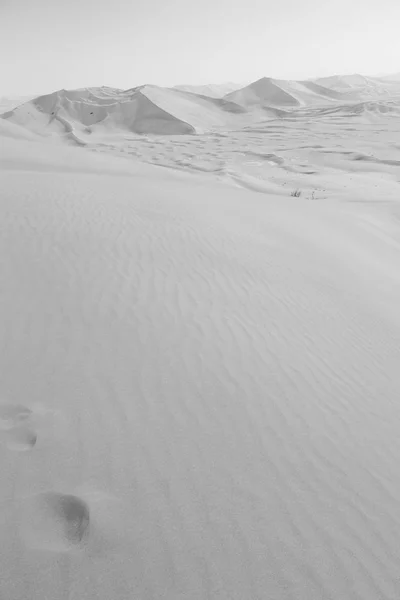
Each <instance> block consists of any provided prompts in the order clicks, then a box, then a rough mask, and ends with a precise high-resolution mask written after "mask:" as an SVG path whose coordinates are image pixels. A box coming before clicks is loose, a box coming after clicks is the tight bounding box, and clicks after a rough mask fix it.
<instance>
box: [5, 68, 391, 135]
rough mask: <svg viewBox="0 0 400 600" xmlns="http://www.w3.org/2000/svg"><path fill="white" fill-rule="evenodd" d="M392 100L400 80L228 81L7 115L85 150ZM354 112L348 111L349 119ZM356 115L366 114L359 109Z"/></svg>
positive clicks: (56, 98)
mask: <svg viewBox="0 0 400 600" xmlns="http://www.w3.org/2000/svg"><path fill="white" fill-rule="evenodd" d="M393 96H396V97H397V96H399V97H400V76H399V75H393V76H392V78H389V77H385V78H373V77H364V76H363V75H358V74H355V75H344V76H338V75H334V76H331V77H323V78H319V79H316V80H310V81H289V80H281V79H273V78H270V77H262V78H261V79H259V80H257V81H255V82H253V83H250V84H249V85H245V86H240V85H239V84H234V83H228V84H221V85H205V86H190V85H189V86H184V85H181V86H176V87H174V88H163V87H159V86H155V85H141V86H137V87H134V88H131V89H128V90H121V89H117V88H110V87H92V88H82V89H77V90H59V91H56V92H54V93H52V94H47V95H44V96H39V97H37V98H34V99H28V100H27V101H23V102H22V103H18V104H19V105H18V106H17V107H15V106H14V107H12V108H11V109H10V110H6V111H4V112H3V114H2V115H1V116H2V117H3V119H7V120H9V121H12V122H13V123H15V124H17V125H20V126H23V127H24V128H26V129H28V130H30V131H33V132H35V133H39V134H41V135H46V136H62V137H65V138H66V139H68V140H69V141H72V142H74V143H77V144H82V145H84V144H87V143H90V136H92V135H93V134H95V135H96V134H97V135H99V136H104V135H106V136H107V135H124V134H130V133H134V134H156V135H182V134H186V135H188V134H189V135H190V134H196V133H203V132H206V131H217V130H224V129H227V130H231V129H235V128H242V127H244V126H247V125H249V124H254V122H263V121H265V120H266V119H276V118H281V117H285V116H287V114H286V112H279V111H296V110H297V109H302V108H307V107H318V106H322V107H329V106H344V105H345V106H346V107H347V106H350V107H352V106H353V105H359V104H360V103H362V102H363V101H373V100H383V101H386V99H388V98H391V97H393ZM24 100H26V98H25V99H24ZM12 104H13V103H12V101H11V100H10V99H8V100H6V101H4V102H3V104H1V103H0V109H1V107H2V106H3V108H4V107H5V106H6V107H8V108H10V106H12ZM351 110H352V109H351V108H350V110H348V109H347V108H346V109H344V111H345V112H346V114H349V112H350V113H351ZM378 112H379V111H378ZM381 112H390V110H385V109H383V110H382V111H381ZM355 114H356V115H358V114H359V106H358V108H355ZM92 139H93V138H92Z"/></svg>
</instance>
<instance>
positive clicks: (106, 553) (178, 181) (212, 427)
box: [0, 92, 400, 600]
mask: <svg viewBox="0 0 400 600" xmlns="http://www.w3.org/2000/svg"><path fill="white" fill-rule="evenodd" d="M115 93H116V94H118V93H119V92H115ZM104 95H105V94H103V93H101V94H99V97H100V100H101V102H96V106H98V107H100V108H96V109H95V110H99V111H100V110H101V106H107V103H106V102H105V103H103V100H105V98H104V97H103V96H104ZM107 95H109V96H110V97H112V96H113V95H114V92H113V93H111V92H107ZM79 98H80V97H79V96H78V98H76V97H75V99H74V98H71V97H69V98H68V102H72V103H74V102H75V103H77V105H76V106H75V110H79V102H81V100H80V99H79ZM93 105H95V101H94V100H93ZM31 106H37V105H34V104H33V105H31ZM51 107H52V105H51V102H50V100H49V105H46V106H45V107H44V108H43V110H44V109H46V110H47V111H48V110H50V109H51ZM85 110H86V109H85ZM45 114H47V113H45V112H41V111H40V110H38V115H45ZM85 114H86V113H85ZM320 118H322V117H320ZM324 118H325V117H324ZM326 118H327V117H326ZM323 123H325V125H324V126H325V127H331V128H335V127H337V126H336V125H332V124H329V123H331V122H330V121H328V120H326V121H323ZM0 124H1V125H2V133H3V135H2V138H1V144H0V164H1V170H0V187H1V190H2V193H1V196H0V222H1V229H2V234H1V236H0V257H1V258H0V277H1V281H2V294H1V310H2V319H1V325H0V328H1V336H0V337H1V340H2V343H1V345H0V358H1V365H2V377H1V403H0V441H1V442H2V445H1V447H0V469H1V474H2V479H1V486H0V505H1V518H0V537H1V540H2V544H1V547H0V573H1V578H0V595H1V597H2V598H7V599H8V598H10V599H12V600H26V599H27V598H29V599H30V600H43V598H51V599H52V600H64V599H65V598H68V599H69V600H110V599H115V600H125V599H127V598H146V599H148V600H156V599H161V598H162V599H163V600H179V599H181V600H184V599H185V600H186V599H188V598H190V599H191V600H204V599H205V598H209V599H212V600H243V599H246V600H247V599H251V600H265V599H266V598H268V599H271V600H293V599H294V598H295V599H296V600H322V599H324V600H325V599H328V598H329V599H330V600H343V599H346V600H377V599H378V598H379V599H381V598H382V599H385V600H389V599H390V600H397V598H398V597H399V593H400V584H399V578H398V574H399V562H400V549H399V544H398V540H399V537H400V517H399V502H400V475H399V469H398V450H400V442H399V435H398V432H399V426H400V408H399V402H398V400H399V394H400V375H399V364H400V317H399V311H398V307H399V304H400V275H399V269H398V265H399V260H400V225H399V224H400V211H399V207H398V198H397V199H396V193H395V192H396V190H397V189H398V188H397V187H396V185H397V186H398V184H397V183H396V181H395V173H396V171H395V169H396V167H395V166H393V165H391V166H390V165H386V169H387V171H386V172H385V173H384V175H385V177H387V178H389V172H390V174H391V175H390V176H391V177H392V178H393V179H392V180H391V181H392V185H393V186H394V187H393V189H392V188H390V187H389V183H390V182H389V179H385V181H382V183H381V185H382V186H383V184H384V183H385V182H386V183H385V185H387V188H383V187H381V188H374V186H375V184H377V183H378V181H379V180H378V179H377V178H375V179H374V178H373V177H372V175H371V173H370V172H367V173H365V174H364V175H363V174H362V173H359V175H358V177H359V179H358V180H357V181H354V182H353V183H352V184H351V183H350V184H349V189H348V191H347V195H343V193H340V194H339V193H338V191H337V190H338V189H339V188H338V187H337V185H338V184H337V182H338V181H343V182H347V181H348V180H347V179H345V176H344V175H340V172H341V171H340V169H344V168H347V169H348V172H349V173H350V172H351V165H352V164H356V163H354V161H352V156H348V157H347V159H346V165H347V167H343V166H342V167H340V164H342V165H343V164H344V162H345V159H344V156H345V154H343V155H342V156H341V159H340V160H341V161H342V162H341V163H340V162H339V159H338V158H335V156H337V155H334V154H333V155H331V156H332V159H331V162H328V156H329V144H328V141H327V131H328V130H327V129H325V130H324V131H322V130H321V132H320V138H318V139H320V140H321V141H322V140H324V143H325V145H324V146H322V145H320V148H319V149H318V148H317V145H315V146H316V147H315V148H314V149H313V152H314V154H317V153H318V152H322V151H323V152H325V160H324V165H323V167H322V166H321V167H320V169H321V170H322V169H323V171H321V177H322V174H323V173H324V177H326V179H325V183H324V185H325V187H326V189H329V192H330V196H329V197H326V198H325V199H324V200H321V199H319V200H318V201H315V199H314V200H313V199H308V198H307V197H306V195H304V194H303V195H302V196H301V197H300V198H294V197H291V196H290V189H288V190H286V194H285V195H284V196H283V195H282V194H281V193H280V194H279V195H277V194H275V193H272V191H271V190H273V189H274V188H273V185H272V183H270V188H269V189H268V187H264V188H263V187H262V185H261V180H258V181H259V182H260V183H259V191H263V192H264V193H263V194H255V193H253V192H251V191H249V190H248V189H244V188H246V187H250V188H251V187H252V185H251V184H250V183H249V182H250V179H245V178H241V177H239V176H238V180H239V181H241V182H242V184H241V188H238V187H234V186H233V185H232V184H230V185H227V183H226V182H218V181H216V180H215V179H213V178H210V177H208V176H205V175H204V174H203V175H200V174H198V175H190V174H188V173H179V172H177V171H173V170H166V169H160V168H157V167H154V166H150V165H143V164H140V163H139V162H137V161H135V160H133V159H132V156H129V154H128V155H126V154H122V155H121V156H122V157H119V158H117V157H115V156H111V155H110V154H109V153H107V154H105V155H96V154H94V153H90V152H89V151H88V150H86V149H78V148H67V147H63V146H62V145H60V144H57V145H55V144H53V143H52V142H51V140H47V141H46V140H43V138H40V137H38V136H35V135H34V134H30V135H29V136H28V138H29V139H27V138H26V139H23V136H21V131H24V129H21V128H20V127H18V126H17V125H16V124H14V123H10V122H9V121H7V120H5V121H4V122H3V123H0ZM300 126H301V121H300V122H299V127H300ZM335 131H337V129H335ZM343 131H344V130H343ZM298 132H299V136H300V138H301V139H302V140H303V142H302V143H303V144H304V130H303V131H301V130H300V129H299V130H298ZM362 132H363V130H362V129H360V136H361V133H362ZM242 135H246V136H247V137H246V138H245V137H242V138H241V141H240V144H238V147H239V148H241V149H242V151H243V149H244V148H245V147H247V148H249V151H250V148H254V143H255V142H254V141H253V146H250V145H249V144H250V141H251V140H252V139H253V140H254V139H255V138H256V137H257V136H259V139H260V143H261V142H262V141H263V140H264V141H263V144H264V145H265V132H264V133H257V130H256V129H253V130H252V131H249V132H248V133H247V134H244V133H243V134H242ZM284 135H285V136H286V145H287V147H288V152H289V148H290V143H289V137H290V139H291V140H292V142H291V143H292V144H293V143H294V142H295V140H296V135H297V130H296V128H295V124H293V125H291V124H290V122H289V123H288V124H287V129H286V130H285V134H284ZM314 135H317V134H316V133H314ZM332 135H333V134H332ZM360 136H359V137H360ZM353 138H354V134H352V137H351V140H353ZM163 139H166V138H163ZM217 139H219V140H220V143H224V144H227V143H228V142H227V139H228V138H227V139H225V141H224V138H222V137H220V138H216V142H215V143H217ZM282 139H283V138H281V142H282ZM333 139H337V138H335V137H334V136H333V137H332V140H333ZM245 140H247V141H246V143H245ZM281 142H280V143H281ZM160 143H161V142H160ZM164 143H165V144H166V143H167V142H164ZM176 143H178V142H176ZM210 143H211V140H210ZM229 143H230V144H231V147H232V151H233V150H234V147H235V143H236V142H235V138H234V137H232V138H231V139H230V142H229ZM246 144H247V146H246ZM143 148H144V146H143ZM160 148H161V147H159V148H158V150H157V152H158V153H160V151H163V152H164V154H165V155H166V154H167V146H166V145H165V146H164V149H163V150H160ZM174 148H175V149H176V150H177V149H179V146H174ZM333 148H334V146H333ZM185 149H186V147H183V148H182V149H181V152H182V153H183V152H184V150H185ZM143 151H144V150H143ZM170 152H172V150H170ZM252 152H253V160H254V158H255V156H256V153H255V151H254V150H252ZM261 152H262V150H261V149H260V150H259V155H258V159H260V157H261ZM264 152H265V150H264ZM276 152H277V153H278V154H275V155H274V154H272V152H270V154H269V155H268V159H266V158H264V165H266V164H268V163H273V164H274V166H273V167H271V168H275V169H281V172H282V173H283V172H286V174H287V177H291V176H292V175H293V173H292V175H291V172H290V170H289V167H290V165H293V164H294V163H291V162H290V161H291V159H290V158H289V157H290V153H289V154H288V155H283V154H282V152H280V153H279V152H278V150H276ZM296 152H297V151H296ZM343 152H344V151H343ZM222 154H223V149H222V148H220V150H219V156H222ZM279 154H280V155H281V156H279ZM392 155H393V156H394V150H393V151H392ZM126 156H128V158H129V160H127V159H126V158H124V157H126ZM216 156H218V154H217V155H216ZM274 156H275V158H274ZM293 156H294V155H293ZM310 156H311V154H310ZM356 162H357V164H361V163H362V162H363V161H361V163H360V161H356ZM315 164H317V161H316V159H315ZM365 165H367V166H368V165H369V163H365ZM285 168H286V171H284V169H285ZM331 168H332V169H334V170H335V173H336V175H335V176H334V177H333V176H332V177H331V179H330V180H329V173H330V172H331V171H330V169H331ZM368 168H369V167H368ZM264 169H265V166H264ZM389 169H391V171H389ZM236 172H237V171H236ZM353 175H354V176H355V177H356V174H354V173H353ZM296 176H297V177H300V174H299V173H298V174H297V175H296ZM362 176H363V177H364V179H362ZM303 177H306V178H308V179H305V180H304V182H305V181H306V180H307V181H309V182H310V181H313V179H312V178H313V177H316V176H312V175H307V176H305V175H303ZM253 181H255V180H254V179H253ZM363 181H364V183H365V190H367V186H369V188H372V191H371V189H369V192H368V193H367V192H365V193H364V192H363V191H362V189H361V188H360V186H361V182H363ZM335 186H336V187H335ZM351 186H353V187H351ZM253 189H257V187H256V186H255V188H254V186H253ZM373 189H375V192H374V193H373ZM384 189H385V190H386V191H385V193H384V194H383V193H382V190H384ZM390 189H392V191H393V194H392V196H391V195H390V193H389V190H390ZM335 190H336V191H335ZM380 198H382V202H380V201H379V199H380ZM358 200H359V201H358Z"/></svg>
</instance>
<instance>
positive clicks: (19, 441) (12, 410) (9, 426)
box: [0, 402, 56, 452]
mask: <svg viewBox="0 0 400 600" xmlns="http://www.w3.org/2000/svg"><path fill="white" fill-rule="evenodd" d="M55 417H56V413H55V412H54V411H51V410H48V409H47V408H45V407H44V406H42V405H40V404H37V405H35V406H33V407H32V408H28V407H27V406H24V405H23V404H12V403H7V402H3V403H0V434H1V438H2V441H3V442H4V444H5V445H6V447H7V448H8V449H9V450H16V451H18V452H27V451H29V450H32V448H33V447H34V446H35V445H36V442H37V440H38V430H39V431H42V432H48V431H51V430H52V429H53V428H54V425H55V423H54V419H55Z"/></svg>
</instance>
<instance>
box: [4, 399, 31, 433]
mask: <svg viewBox="0 0 400 600" xmlns="http://www.w3.org/2000/svg"><path fill="white" fill-rule="evenodd" d="M31 415H32V411H31V410H30V408H28V407H27V406H24V405H23V404H9V403H6V402H3V403H1V404H0V430H1V431H9V430H10V429H13V428H14V427H17V426H18V425H21V424H22V423H24V422H26V421H27V420H29V419H30V417H31Z"/></svg>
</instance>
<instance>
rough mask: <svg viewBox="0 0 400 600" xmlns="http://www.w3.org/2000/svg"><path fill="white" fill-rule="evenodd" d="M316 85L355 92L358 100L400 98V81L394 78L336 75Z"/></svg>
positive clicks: (319, 80) (321, 79)
mask: <svg viewBox="0 0 400 600" xmlns="http://www.w3.org/2000/svg"><path fill="white" fill-rule="evenodd" d="M316 83H318V84H320V85H323V86H325V87H327V88H330V89H332V90H337V91H340V92H350V91H351V92H353V94H354V93H356V94H357V97H358V100H367V99H378V98H380V97H382V96H383V97H386V98H389V97H391V96H400V85H399V81H398V80H397V81H396V76H392V77H365V76H364V75H358V74H355V75H334V76H331V77H322V78H320V79H317V80H316Z"/></svg>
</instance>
